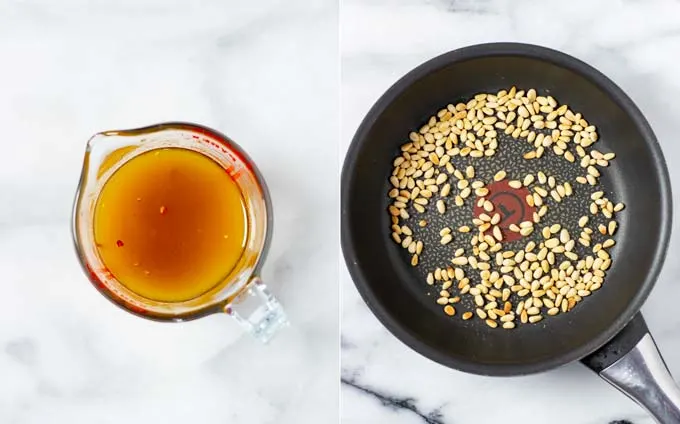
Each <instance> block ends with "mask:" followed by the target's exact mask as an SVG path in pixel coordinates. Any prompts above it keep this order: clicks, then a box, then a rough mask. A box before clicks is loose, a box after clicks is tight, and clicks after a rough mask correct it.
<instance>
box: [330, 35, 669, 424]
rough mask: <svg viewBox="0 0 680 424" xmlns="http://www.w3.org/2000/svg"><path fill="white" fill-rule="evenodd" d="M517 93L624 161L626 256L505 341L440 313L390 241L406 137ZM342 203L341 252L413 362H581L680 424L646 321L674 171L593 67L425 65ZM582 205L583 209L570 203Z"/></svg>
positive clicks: (546, 52)
mask: <svg viewBox="0 0 680 424" xmlns="http://www.w3.org/2000/svg"><path fill="white" fill-rule="evenodd" d="M511 85H516V86H518V87H521V88H525V89H529V88H535V89H537V90H538V91H539V93H548V94H551V95H553V96H554V97H555V98H557V99H558V101H559V102H561V103H563V104H568V105H569V106H570V107H571V108H572V109H574V110H576V111H579V112H582V113H583V116H584V117H585V118H586V119H588V120H589V121H590V122H591V123H593V124H595V125H597V127H598V130H599V133H600V138H601V139H600V141H599V142H598V144H597V148H598V149H599V150H601V151H614V152H616V154H617V158H616V160H615V161H614V162H613V164H612V166H610V167H608V168H606V169H604V170H603V176H602V178H601V184H602V185H603V186H604V187H605V191H606V192H607V193H609V194H610V195H611V196H612V197H613V198H615V199H616V200H617V201H623V202H624V203H625V204H626V209H625V211H624V212H622V213H621V214H619V215H618V216H617V219H618V221H619V224H620V229H619V232H618V234H617V241H618V243H617V245H616V246H615V248H614V249H612V251H611V252H612V256H613V259H614V261H613V266H612V268H611V269H610V270H609V271H608V272H607V277H606V279H605V282H604V284H603V286H602V288H601V289H600V290H599V291H597V292H595V293H594V294H593V295H592V296H590V297H589V298H587V299H585V300H584V301H583V302H581V303H579V304H578V305H577V306H576V307H575V308H574V309H573V310H572V311H570V312H569V313H567V314H560V315H558V316H556V317H548V318H549V319H544V320H543V321H541V322H539V323H537V324H533V325H522V326H520V327H518V328H516V329H514V330H511V331H504V330H501V329H499V328H497V329H492V328H489V327H487V326H486V325H485V324H484V322H483V321H482V320H479V319H475V320H470V321H463V320H461V319H459V318H457V317H454V318H451V317H448V316H446V315H445V314H443V313H442V309H441V306H439V305H437V304H436V303H435V301H434V299H433V298H432V293H429V294H428V290H427V289H428V287H427V286H426V285H424V283H423V281H424V276H425V273H426V272H427V271H428V270H429V271H431V268H430V269H427V267H424V266H419V267H415V268H414V267H411V266H410V265H409V255H408V254H407V252H405V250H404V249H402V248H401V247H399V246H398V245H396V244H395V243H394V242H393V241H392V240H391V239H390V232H391V230H390V226H391V222H390V218H389V215H388V213H387V212H386V211H387V208H388V205H389V204H390V200H391V199H389V198H388V196H387V192H388V190H389V182H388V178H389V176H390V175H391V172H392V160H393V158H394V157H395V156H396V155H397V154H398V153H399V146H400V145H402V144H403V143H405V142H406V141H407V136H408V134H409V132H411V131H413V130H414V129H418V128H420V126H422V125H423V124H424V123H425V122H427V119H428V118H429V117H430V116H432V115H433V114H435V113H436V111H438V110H440V109H441V108H442V107H444V106H445V105H447V104H449V103H453V104H455V103H456V102H458V101H461V100H463V99H467V98H470V97H471V96H472V95H474V94H477V93H480V92H496V91H498V90H500V89H503V88H509V87H510V86H511ZM546 156H547V155H546ZM577 189H578V187H577ZM588 194H589V193H588ZM341 200H342V218H341V226H342V230H341V235H342V248H343V252H344V255H345V260H346V263H347V266H348V268H349V271H350V274H351V275H352V278H353V280H354V282H355V284H356V287H357V289H358V290H359V292H360V294H361V296H362V297H363V299H364V300H365V301H366V303H367V304H368V306H369V307H370V309H371V310H372V311H373V313H374V314H375V315H376V316H377V317H378V318H379V319H380V321H381V322H382V323H383V324H384V325H385V326H386V327H387V328H388V329H389V330H390V331H391V332H392V333H393V334H394V335H395V336H397V337H398V338H399V339H400V340H401V341H402V342H404V343H406V344H407V345H408V346H410V347H411V348H413V349H414V350H416V351H417V352H419V353H421V354H423V355H424V356H426V357H428V358H430V359H432V360H434V361H437V362H439V363H441V364H444V365H446V366H449V367H451V368H456V369H459V370H462V371H465V372H470V373H476V374H483V375H496V376H507V375H521V374H529V373H535V372H540V371H545V370H548V369H551V368H555V367H558V366H560V365H563V364H566V363H568V362H571V361H575V360H581V361H582V362H583V363H584V364H586V365H587V366H589V367H590V368H592V369H593V370H595V371H596V372H598V373H600V375H601V376H602V377H603V378H605V379H607V380H608V381H610V382H611V383H612V384H614V385H616V386H617V387H618V388H619V389H621V390H622V391H624V392H625V393H626V394H627V395H629V396H631V397H633V398H634V399H635V400H636V401H638V402H639V403H640V404H642V405H643V406H644V407H645V408H647V409H648V410H649V411H650V412H651V413H652V414H653V415H654V416H655V417H656V418H657V419H658V420H660V422H665V423H671V422H673V423H676V422H680V408H679V405H680V391H678V390H677V388H676V387H675V384H674V383H673V381H672V379H671V378H670V375H669V374H668V371H667V368H666V366H665V364H664V363H663V361H662V359H661V357H660V356H659V354H658V351H657V350H656V348H655V346H654V342H653V340H652V338H651V336H650V335H649V333H648V331H647V327H646V325H645V323H644V320H643V319H642V317H641V315H640V314H639V310H640V307H641V306H642V304H643V302H644V301H645V299H646V298H647V295H648V294H649V292H650V290H651V289H652V287H653V285H654V283H655V280H656V278H657V276H658V274H659V271H660V269H661V266H662V263H663V260H664V257H665V254H666V249H667V245H668V240H669V235H670V229H671V192H670V183H669V178H668V171H667V169H666V164H665V162H664V159H663V156H662V154H661V151H660V148H659V145H658V144H657V141H656V138H655V136H654V133H653V132H652V129H651V128H650V126H649V124H648V123H647V121H646V120H645V118H644V117H643V116H642V114H641V112H640V111H639V109H638V108H637V107H636V106H635V105H634V104H633V102H632V101H631V99H630V98H629V97H628V96H626V94H625V93H624V92H623V91H622V90H621V89H620V88H619V87H617V86H616V85H615V84H614V83H613V82H612V81H610V80H609V79H608V78H607V77H605V76H604V75H603V74H601V73H600V72H598V71H597V70H595V69H594V68H592V67H591V66H589V65H587V64H585V63H583V62H581V61H579V60H577V59H575V58H573V57H571V56H568V55H566V54H563V53H560V52H557V51H554V50H550V49H547V48H543V47H538V46H532V45H526V44H514V43H494V44H483V45H476V46H471V47H467V48H463V49H460V50H456V51H452V52H449V53H446V54H444V55H442V56H439V57H437V58H435V59H432V60H430V61H428V62H426V63H424V64H423V65H421V66H419V67H417V68H416V69H414V70H413V71H411V72H410V73H408V74H407V75H406V76H405V77H403V78H402V79H401V80H399V81H398V82H397V83H396V84H394V85H393V86H392V87H391V88H390V89H389V90H388V91H387V92H386V93H385V94H384V95H383V96H382V97H381V98H380V99H379V100H378V101H377V103H376V104H375V105H374V106H373V108H372V109H371V110H370V111H369V113H368V115H367V116H366V118H365V119H364V120H363V122H362V123H361V125H360V127H359V129H358V130H357V132H356V135H355V136H354V139H353V141H352V144H351V146H350V148H349V151H348V153H347V157H346V159H345V164H344V168H343V173H342V188H341ZM586 200H587V199H581V200H579V199H578V196H576V200H575V202H576V203H578V202H579V201H583V202H585V201H586ZM434 244H436V241H435V242H434ZM436 250H437V249H436V248H434V250H433V253H432V255H433V256H437V255H438V253H437V252H436ZM449 255H450V254H449ZM423 260H424V261H427V253H425V254H423ZM431 291H432V290H430V292H431ZM461 306H462V305H461ZM456 318H457V319H456Z"/></svg>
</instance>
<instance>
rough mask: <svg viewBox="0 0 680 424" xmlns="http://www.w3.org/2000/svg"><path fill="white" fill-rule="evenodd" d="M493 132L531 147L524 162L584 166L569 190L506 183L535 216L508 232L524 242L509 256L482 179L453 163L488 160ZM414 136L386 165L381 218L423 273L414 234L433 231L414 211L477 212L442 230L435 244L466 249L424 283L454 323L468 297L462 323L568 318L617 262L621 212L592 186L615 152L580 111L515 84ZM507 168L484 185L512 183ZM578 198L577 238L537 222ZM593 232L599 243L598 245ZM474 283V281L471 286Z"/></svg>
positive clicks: (527, 179)
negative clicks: (598, 220) (582, 206)
mask: <svg viewBox="0 0 680 424" xmlns="http://www.w3.org/2000/svg"><path fill="white" fill-rule="evenodd" d="M500 132H503V134H505V135H507V136H509V137H511V138H513V139H516V140H524V141H525V142H526V143H528V144H530V145H531V150H529V152H528V153H524V154H522V155H521V156H520V157H521V158H523V159H524V160H527V161H531V160H535V159H539V158H541V157H542V156H543V155H544V154H549V152H550V151H552V153H553V154H555V155H557V156H561V157H562V158H563V159H564V160H565V161H567V162H569V163H573V166H574V167H577V168H579V167H580V168H579V169H581V170H582V171H581V173H582V175H579V176H578V177H576V178H575V180H574V182H575V183H578V185H575V186H572V183H571V182H570V181H558V178H556V177H555V176H553V175H549V172H547V171H546V170H541V171H537V172H535V173H529V174H526V175H522V176H519V175H516V176H515V179H511V180H509V181H508V185H509V186H510V187H512V188H516V189H519V188H522V187H525V188H526V189H528V190H529V191H530V193H531V194H529V195H528V196H526V203H527V204H528V205H529V206H531V207H534V208H536V212H535V213H533V219H532V220H527V221H524V222H521V223H519V225H511V226H510V231H514V232H517V233H519V234H521V236H523V239H522V240H524V241H525V243H524V246H523V248H516V249H515V250H510V249H504V245H503V244H504V240H503V235H502V233H501V231H500V228H499V226H498V224H499V223H500V221H501V215H500V213H498V212H496V211H495V210H494V204H493V203H492V202H490V201H489V200H488V199H486V198H485V196H486V195H487V194H488V193H489V190H488V189H487V188H486V187H487V182H485V179H484V178H482V177H481V176H478V175H476V174H477V173H476V171H475V168H474V167H473V166H471V165H469V166H467V167H465V169H458V168H457V167H456V165H455V161H456V158H459V157H470V158H477V159H478V160H484V158H489V157H492V156H494V155H495V153H496V151H497V150H498V149H499V147H501V146H500V145H499V142H500V141H501V140H500ZM409 139H410V141H409V142H408V143H406V144H404V145H402V146H401V152H400V154H399V156H397V157H396V158H395V159H394V161H393V167H394V168H393V172H392V175H391V176H390V183H391V187H390V189H389V192H388V196H389V197H390V200H391V204H390V206H389V207H388V212H389V214H390V216H391V218H390V219H391V230H392V238H393V239H394V241H395V242H396V243H397V244H399V245H401V246H402V247H403V248H404V249H406V250H407V251H408V252H409V254H410V258H411V261H410V262H411V265H412V266H418V263H419V258H420V256H421V255H423V251H424V249H425V247H426V246H424V244H423V242H422V241H421V240H419V239H418V232H419V229H421V228H423V227H425V226H427V225H428V222H427V220H425V219H422V217H421V219H418V218H417V217H416V215H419V214H424V213H425V212H426V211H427V210H428V208H430V207H435V208H436V210H437V212H438V213H439V214H441V215H445V214H446V213H447V211H449V210H450V209H454V208H456V207H458V208H460V207H462V206H464V205H465V204H466V202H474V203H475V204H476V205H477V206H478V207H481V208H482V209H483V211H484V213H481V214H480V215H479V216H477V217H471V220H470V225H463V226H460V227H458V228H456V229H452V228H450V227H444V228H442V229H441V230H440V231H439V235H440V236H441V239H440V243H441V245H449V244H450V243H452V242H453V241H454V240H455V239H458V240H459V241H463V242H464V244H463V247H458V248H455V250H452V252H451V258H450V263H447V264H443V265H442V266H440V267H437V268H436V269H434V270H432V271H431V272H429V273H428V274H427V278H426V282H427V284H428V285H429V286H432V287H436V289H437V291H438V294H439V295H438V297H437V300H436V302H437V304H439V305H441V306H443V310H444V313H445V314H447V315H449V316H454V315H456V307H455V306H454V305H456V304H459V302H460V301H461V297H462V296H471V297H472V300H473V302H472V303H473V304H474V307H473V309H474V313H473V312H472V311H466V312H464V313H462V314H460V316H461V317H462V319H464V320H469V319H471V318H473V317H474V316H475V315H476V316H478V317H479V318H480V319H482V320H484V321H485V322H486V324H487V325H488V326H489V327H492V328H496V327H499V326H500V327H502V328H505V329H512V328H515V326H516V325H518V324H519V323H537V322H539V321H541V320H542V319H543V318H544V316H545V315H547V316H554V315H558V314H560V313H566V312H568V311H570V310H572V309H573V308H574V307H575V306H576V304H577V303H579V302H580V301H581V300H583V299H584V298H585V297H587V296H589V295H590V294H591V293H592V292H594V291H596V290H598V289H599V288H600V287H601V286H602V284H603V283H604V278H605V273H606V271H607V270H608V269H609V268H610V267H611V264H612V259H611V255H610V253H609V250H610V249H611V248H612V247H613V246H614V245H615V243H616V242H615V240H614V238H613V236H614V235H615V233H616V231H617V228H618V224H617V221H616V220H615V214H616V213H618V212H620V211H621V210H623V209H624V205H623V203H614V202H613V201H612V200H610V199H609V198H607V196H606V195H605V192H604V191H603V190H599V189H597V188H598V185H599V178H600V175H601V173H600V170H599V169H601V168H606V167H608V166H609V164H610V161H612V160H613V159H614V158H615V154H614V153H603V152H600V151H598V150H596V149H594V148H593V145H595V144H596V143H597V141H598V133H597V129H596V127H595V126H594V125H592V124H590V123H589V122H588V121H586V120H585V119H584V118H583V117H582V116H581V114H580V113H574V112H573V111H571V110H570V109H569V107H568V106H567V105H559V106H558V102H557V101H556V100H555V99H554V98H553V97H551V96H538V95H537V93H536V90H534V89H530V90H527V91H524V90H518V89H517V88H515V87H512V88H510V89H509V90H501V91H499V92H498V93H494V94H492V93H482V94H477V95H476V96H474V98H472V99H470V100H469V101H468V102H467V103H458V104H456V105H453V104H450V105H448V106H447V107H446V108H444V109H442V110H440V111H439V112H438V113H437V115H436V116H432V117H431V118H430V119H429V121H428V122H427V124H425V125H424V126H423V127H422V128H420V130H419V131H417V132H412V133H410V134H409ZM507 148H512V147H509V146H508V147H507ZM508 172H510V171H506V170H498V172H496V173H495V174H494V175H493V176H490V178H488V180H489V183H491V182H493V181H503V180H506V179H507V178H510V177H509V176H508V175H507V173H508ZM576 190H593V191H592V193H591V194H590V200H591V202H590V204H589V207H588V210H585V211H583V216H581V217H580V219H579V220H578V228H579V229H580V233H579V234H570V233H569V230H567V229H566V228H563V226H562V225H561V224H559V223H553V224H544V223H542V222H541V220H542V219H543V218H544V217H545V215H546V213H547V212H548V210H549V208H557V209H556V210H557V211H558V213H559V204H560V203H561V202H562V200H563V199H565V198H567V197H569V196H571V195H572V194H573V193H574V191H576ZM473 195H474V196H473ZM475 196H476V198H475ZM454 213H455V212H454ZM412 214H413V215H414V216H411V215H412ZM598 214H602V216H603V217H604V218H606V220H607V222H608V223H607V225H604V224H600V225H598V226H597V228H591V227H589V226H588V224H589V221H590V220H591V217H593V216H596V215H598ZM412 222H417V224H415V225H412V224H411V223H412ZM573 227H575V226H573ZM534 233H535V234H534ZM539 233H540V237H539V236H538V234H539ZM532 234H534V236H532ZM596 236H597V238H600V239H602V240H601V241H597V240H595V238H596ZM576 243H579V244H580V245H581V246H583V247H585V248H587V249H588V254H586V255H583V256H579V255H578V254H577V252H576V251H575V247H576ZM474 274H476V276H473V275H474ZM470 277H473V278H474V279H475V284H474V285H473V283H472V282H471V279H470ZM477 281H478V282H477ZM457 306H459V308H462V306H460V304H459V305H457Z"/></svg>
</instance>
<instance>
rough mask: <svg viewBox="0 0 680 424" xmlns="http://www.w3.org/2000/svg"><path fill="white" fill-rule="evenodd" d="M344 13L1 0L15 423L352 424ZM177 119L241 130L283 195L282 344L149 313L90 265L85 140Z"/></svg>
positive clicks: (5, 354)
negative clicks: (346, 355) (85, 243)
mask: <svg viewBox="0 0 680 424" xmlns="http://www.w3.org/2000/svg"><path fill="white" fill-rule="evenodd" d="M337 17H338V6H337V3H336V2H335V1H333V0H329V1H314V0H310V1H305V0H295V1H291V0H287V1H283V0H264V1H257V2H242V1H238V0H232V1H224V0H205V1H194V2H184V1H180V0H145V1H135V0H121V1H113V0H97V1H88V0H64V1H59V2H54V1H48V0H16V1H14V0H0V64H1V66H0V129H1V130H2V131H1V133H0V145H1V146H2V150H1V152H0V205H1V206H0V289H1V290H0V293H1V295H2V297H1V300H0V302H1V303H2V307H1V308H0V423H2V424H61V423H69V424H92V423H98V424H99V423H103V424H108V423H110V424H120V423H143V422H163V423H167V424H179V423H186V422H195V423H234V424H238V423H241V424H252V423H277V424H286V423H288V424H299V423H303V424H305V423H319V422H329V421H327V420H328V418H329V417H336V416H337V414H338V405H339V399H338V391H339V388H338V380H339V377H338V361H339V354H338V344H339V343H338V330H337V328H338V305H337V296H336V294H335V293H337V277H336V276H337V274H338V261H337V257H338V244H339V242H338V234H337V231H336V227H337V217H338V208H339V206H338V199H337V196H336V191H335V187H336V186H337V179H338V173H339V170H338V162H339V154H338V148H337V139H338V120H337V118H336V117H337V115H338V90H337V86H338V79H339V71H338V61H339V59H338V51H337V45H338V33H337ZM168 120H184V121H190V122H197V123H201V124H204V125H207V126H210V127H213V128H215V129H217V130H219V131H223V132H225V133H226V134H228V135H229V136H230V137H232V138H233V139H234V140H236V141H237V142H238V143H239V144H240V145H241V146H242V147H243V148H244V149H245V150H246V151H247V152H248V153H249V154H250V155H251V157H252V158H253V159H254V160H255V162H256V163H257V165H258V166H259V168H260V170H261V171H262V173H263V174H264V176H265V178H266V180H267V182H268V185H269V188H270V191H271V194H272V198H273V202H274V215H275V229H274V237H273V242H272V248H271V250H270V254H269V257H268V261H267V263H266V264H265V267H264V270H263V273H264V275H263V277H264V279H265V280H266V281H267V282H269V283H271V286H272V287H273V290H274V292H275V293H276V294H277V296H278V297H279V299H280V300H281V302H282V303H283V305H284V307H285V308H286V309H287V312H288V314H289V318H290V320H291V322H292V325H291V327H290V328H288V329H286V330H284V331H283V332H282V333H281V334H279V335H278V336H277V337H276V338H275V339H274V341H273V342H272V343H271V345H269V346H261V345H260V344H259V342H257V341H255V340H254V339H251V338H250V336H247V335H243V334H242V333H241V332H240V329H239V328H238V327H237V326H236V324H235V323H233V322H232V321H231V320H230V319H229V318H228V317H226V316H213V317H208V318H205V319H201V320H198V321H194V322H189V323H184V324H159V323H154V322H151V321H146V320H142V319H139V318H136V317H134V316H132V315H129V314H127V313H125V312H123V311H122V310H120V309H118V308H116V307H114V306H112V305H111V304H110V303H109V302H108V301H107V300H105V299H104V298H103V297H102V296H100V295H99V294H98V293H97V291H96V290H94V289H93V287H92V286H91V285H90V284H89V282H88V280H87V279H86V277H85V276H84V274H83V273H82V271H81V269H80V266H79V264H78V262H77V260H76V256H75V254H74V251H73V247H72V242H71V234H70V228H69V223H70V213H71V204H72V201H73V196H74V194H75V189H76V185H77V182H78V178H79V174H80V168H81V165H82V159H83V154H84V149H85V143H86V142H87V140H88V138H89V137H90V136H91V135H92V134H94V133H95V132H98V131H102V130H107V129H124V128H133V127H138V126H143V125H147V124H152V123H156V122H161V121H168ZM333 419H334V418H333Z"/></svg>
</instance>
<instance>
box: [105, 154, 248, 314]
mask: <svg viewBox="0 0 680 424" xmlns="http://www.w3.org/2000/svg"><path fill="white" fill-rule="evenodd" d="M94 236H95V241H96V246H97V251H98V253H99V256H100V258H101V260H102V262H103V263H104V265H105V266H106V268H107V269H108V270H109V271H110V272H111V273H112V274H113V276H114V277H115V278H116V279H117V280H118V281H120V282H121V283H122V284H123V285H124V286H126V287H127V288H128V289H129V290H131V291H133V292H135V293H137V294H138V295H140V296H142V297H145V298H147V299H152V300H155V301H160V302H181V301H186V300H189V299H193V298H195V297H197V296H200V295H201V294H203V293H205V292H207V291H209V290H210V289H212V288H213V287H215V286H217V285H220V284H221V283H222V282H224V279H225V278H226V277H227V276H228V275H229V274H230V272H231V271H232V270H233V269H234V267H235V266H236V265H237V263H238V261H239V259H240V258H241V255H242V253H243V250H244V248H245V244H246V240H247V236H248V218H247V214H246V207H245V201H244V199H243V196H242V194H241V191H240V189H239V187H238V185H237V184H236V182H235V181H234V180H233V179H232V178H231V176H230V175H229V174H228V173H227V172H226V171H225V170H224V168H222V167H221V166H220V165H219V164H218V163H217V162H215V161H213V160H212V159H210V158H209V157H207V156H205V155H203V154H201V153H198V152H195V151H193V150H188V149H182V148H162V149H155V150H151V151H149V152H145V153H143V154H141V155H139V156H136V157H134V158H133V159H131V160H129V161H128V162H126V163H125V164H123V165H122V166H121V167H120V168H119V169H118V170H117V171H115V172H114V173H113V175H112V176H111V177H110V178H109V180H108V181H107V182H106V183H105V184H104V187H103V188H102V190H101V193H100V195H99V198H98V199H97V204H96V205H95V212H94Z"/></svg>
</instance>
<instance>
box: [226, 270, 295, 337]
mask: <svg viewBox="0 0 680 424" xmlns="http://www.w3.org/2000/svg"><path fill="white" fill-rule="evenodd" d="M225 312H226V313H227V314H229V315H231V316H232V317H233V318H234V319H235V320H236V321H237V322H238V323H239V324H240V325H241V326H242V327H244V328H245V329H246V330H247V331H248V332H249V333H250V334H252V335H253V336H255V338H256V339H258V340H260V341H261V342H263V343H267V342H268V341H269V340H271V338H272V337H273V336H274V334H275V333H276V332H277V331H278V330H279V329H281V328H282V327H285V326H287V325H288V318H287V317H286V313H285V312H284V311H283V308H282V307H281V304H280V303H279V301H278V300H276V298H275V297H274V296H273V295H272V294H271V293H270V292H269V290H267V286H266V285H265V284H264V283H263V282H262V280H261V279H260V278H259V277H253V278H252V279H251V280H250V282H248V285H247V286H246V288H245V289H244V290H243V291H242V292H241V293H240V294H239V295H238V296H237V297H236V298H235V299H234V300H233V301H232V302H231V303H229V304H228V305H227V306H226V308H225Z"/></svg>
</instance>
